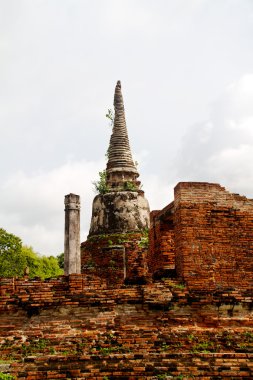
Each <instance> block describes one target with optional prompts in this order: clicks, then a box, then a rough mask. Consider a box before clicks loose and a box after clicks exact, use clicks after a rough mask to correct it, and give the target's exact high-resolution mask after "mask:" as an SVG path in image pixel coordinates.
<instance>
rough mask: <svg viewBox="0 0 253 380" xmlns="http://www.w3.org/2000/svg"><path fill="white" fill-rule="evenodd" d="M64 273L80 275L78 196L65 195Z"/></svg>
mask: <svg viewBox="0 0 253 380" xmlns="http://www.w3.org/2000/svg"><path fill="white" fill-rule="evenodd" d="M64 203H65V238H64V273H65V275H69V274H71V273H81V259H80V196H79V195H75V194H68V195H65V201H64Z"/></svg>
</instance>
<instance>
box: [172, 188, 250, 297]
mask: <svg viewBox="0 0 253 380" xmlns="http://www.w3.org/2000/svg"><path fill="white" fill-rule="evenodd" d="M174 213H175V215H174V226H175V247H176V250H175V256H176V270H177V274H178V276H179V277H181V278H182V280H183V281H185V282H187V285H188V286H189V287H190V288H192V289H198V290H200V291H203V290H215V289H226V288H231V287H232V288H239V289H241V290H245V291H247V290H250V289H252V287H253V276H252V273H253V201H252V200H249V199H247V198H246V197H242V196H239V195H237V194H231V193H229V192H228V191H226V190H225V189H224V188H223V187H221V186H220V185H217V184H209V183H196V182H193V183H191V182H187V183H179V184H178V185H177V186H176V188H175V201H174Z"/></svg>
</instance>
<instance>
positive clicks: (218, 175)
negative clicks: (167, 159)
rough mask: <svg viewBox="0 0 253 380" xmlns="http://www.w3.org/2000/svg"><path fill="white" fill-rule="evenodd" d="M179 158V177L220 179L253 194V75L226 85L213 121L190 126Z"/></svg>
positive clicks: (215, 107)
mask: <svg viewBox="0 0 253 380" xmlns="http://www.w3.org/2000/svg"><path fill="white" fill-rule="evenodd" d="M177 159H178V160H179V161H178V163H179V165H178V178H179V179H180V180H190V181H194V180H196V181H209V182H220V183H221V184H222V185H225V186H226V187H227V188H228V190H231V191H234V192H240V193H243V194H245V195H248V196H249V197H252V196H253V166H252V162H253V74H247V75H244V76H243V77H242V78H241V79H239V80H238V81H237V82H234V83H233V84H232V85H229V86H228V87H227V89H226V91H225V92H224V94H223V96H222V97H220V99H219V100H218V101H216V102H215V103H214V104H213V105H212V109H211V114H210V120H208V121H207V122H203V123H199V124H197V125H193V126H191V127H190V128H189V129H188V131H187V133H186V135H185V136H184V138H183V144H182V148H181V151H180V154H179V156H178V157H177ZM176 165H177V163H176Z"/></svg>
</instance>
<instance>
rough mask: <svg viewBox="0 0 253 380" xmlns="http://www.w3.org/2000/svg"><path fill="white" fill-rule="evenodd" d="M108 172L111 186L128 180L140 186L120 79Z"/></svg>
mask: <svg viewBox="0 0 253 380" xmlns="http://www.w3.org/2000/svg"><path fill="white" fill-rule="evenodd" d="M106 174H107V185H108V186H109V187H110V188H119V187H122V185H124V184H126V182H127V183H129V182H131V183H132V184H133V185H134V186H135V187H136V188H139V185H140V182H139V181H137V180H136V179H137V178H138V177H139V173H138V171H137V169H136V166H135V164H134V162H133V158H132V153H131V149H130V144H129V139H128V133H127V127H126V119H125V109H124V102H123V97H122V93H121V83H120V81H118V82H117V84H116V87H115V93H114V122H113V130H112V135H111V138H110V144H109V149H108V162H107V166H106Z"/></svg>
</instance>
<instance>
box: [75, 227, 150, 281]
mask: <svg viewBox="0 0 253 380" xmlns="http://www.w3.org/2000/svg"><path fill="white" fill-rule="evenodd" d="M144 236H145V234H143V233H124V234H108V235H95V236H92V237H91V238H89V239H88V240H87V241H86V242H84V243H82V245H81V268H82V269H81V270H82V273H86V274H89V275H91V276H92V275H93V274H95V275H97V276H99V277H100V278H103V279H104V280H105V281H106V283H107V284H108V285H114V286H120V285H122V284H123V283H146V282H147V264H146V254H147V247H146V244H145V242H144V241H143V240H142V239H143V238H144Z"/></svg>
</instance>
